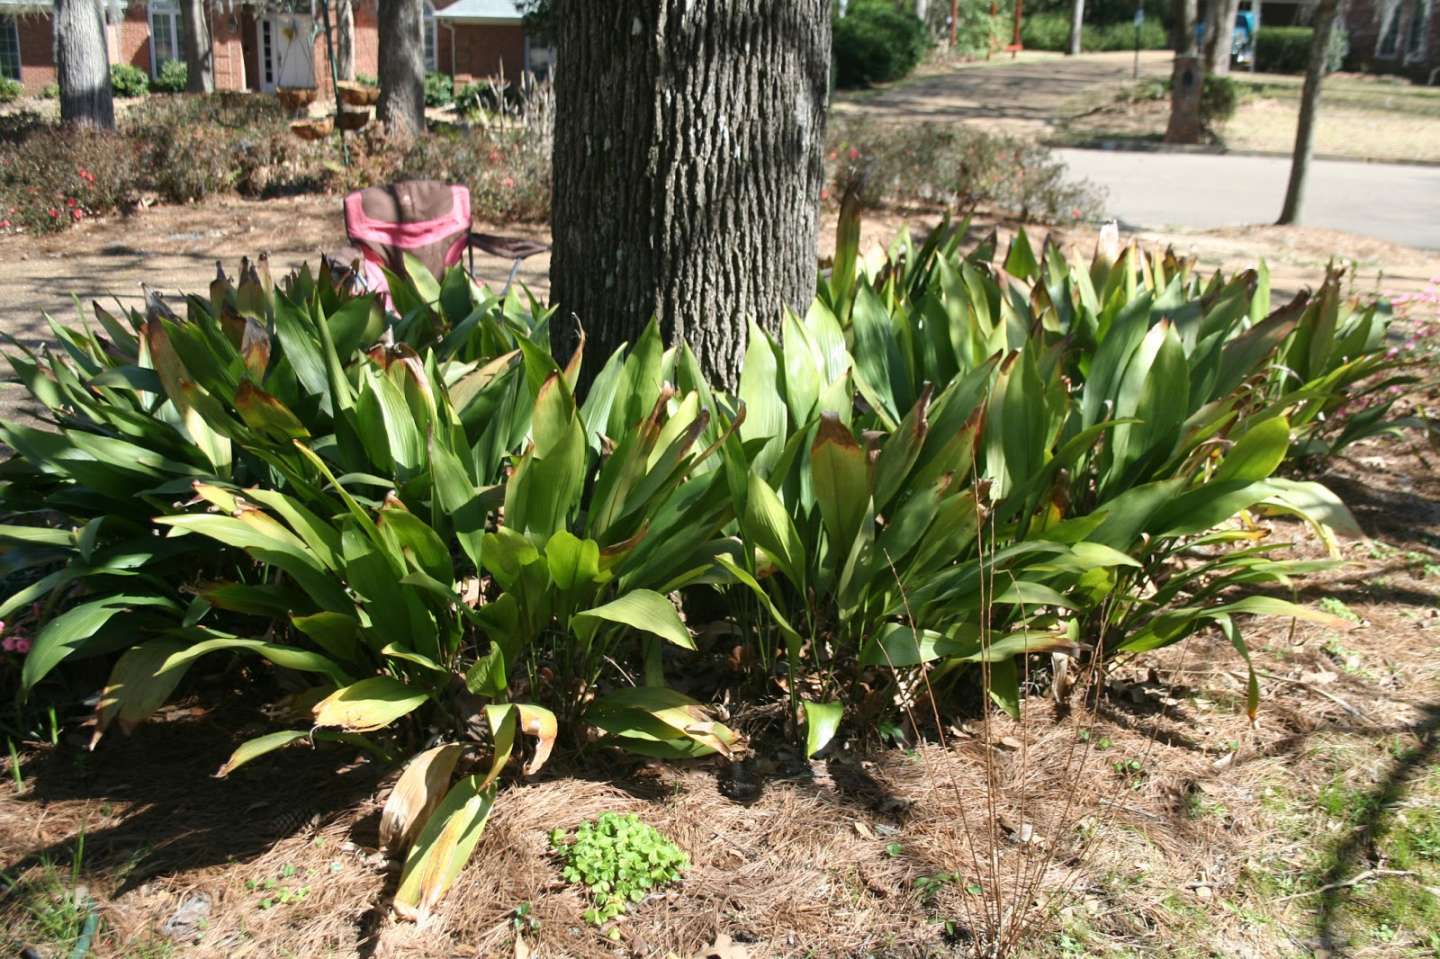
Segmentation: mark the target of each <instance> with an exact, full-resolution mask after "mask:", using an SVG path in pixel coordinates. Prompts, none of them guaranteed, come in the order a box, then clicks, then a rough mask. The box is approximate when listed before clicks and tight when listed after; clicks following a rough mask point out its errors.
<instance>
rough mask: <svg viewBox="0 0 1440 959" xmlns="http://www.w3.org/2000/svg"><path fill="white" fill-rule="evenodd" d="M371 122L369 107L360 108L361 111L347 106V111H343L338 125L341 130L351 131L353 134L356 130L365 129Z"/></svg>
mask: <svg viewBox="0 0 1440 959" xmlns="http://www.w3.org/2000/svg"><path fill="white" fill-rule="evenodd" d="M369 122H370V108H369V107H360V108H359V109H355V108H353V107H349V106H347V107H346V108H345V109H342V110H341V111H340V116H339V117H338V118H337V125H338V126H339V127H340V129H342V130H350V131H352V132H353V131H355V130H363V129H365V127H366V125H367V124H369Z"/></svg>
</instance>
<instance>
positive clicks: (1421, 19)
mask: <svg viewBox="0 0 1440 959" xmlns="http://www.w3.org/2000/svg"><path fill="white" fill-rule="evenodd" d="M1429 25H1430V4H1429V2H1428V0H1415V8H1414V10H1412V11H1411V13H1410V28H1409V29H1408V30H1406V31H1405V59H1406V60H1407V61H1410V60H1423V59H1424V58H1425V31H1426V28H1427V27H1428V26H1429Z"/></svg>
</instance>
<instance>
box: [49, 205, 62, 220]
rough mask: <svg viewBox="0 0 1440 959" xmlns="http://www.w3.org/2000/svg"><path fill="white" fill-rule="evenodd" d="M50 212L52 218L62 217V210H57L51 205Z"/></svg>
mask: <svg viewBox="0 0 1440 959" xmlns="http://www.w3.org/2000/svg"><path fill="white" fill-rule="evenodd" d="M49 213H50V219H52V220H58V219H60V211H59V210H57V209H55V208H54V207H51V208H50V210H49Z"/></svg>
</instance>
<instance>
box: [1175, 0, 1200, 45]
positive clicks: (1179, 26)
mask: <svg viewBox="0 0 1440 959" xmlns="http://www.w3.org/2000/svg"><path fill="white" fill-rule="evenodd" d="M1199 13H1200V4H1199V0H1175V52H1176V53H1178V54H1179V55H1180V56H1182V57H1193V56H1195V55H1196V53H1197V51H1196V49H1195V48H1196V43H1195V20H1196V18H1197V17H1198V16H1199Z"/></svg>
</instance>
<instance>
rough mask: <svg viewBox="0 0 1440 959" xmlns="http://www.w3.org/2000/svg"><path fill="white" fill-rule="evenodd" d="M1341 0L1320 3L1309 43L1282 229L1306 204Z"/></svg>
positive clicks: (1322, 0) (1321, 0)
mask: <svg viewBox="0 0 1440 959" xmlns="http://www.w3.org/2000/svg"><path fill="white" fill-rule="evenodd" d="M1339 8H1340V2H1339V0H1320V6H1319V9H1318V10H1317V11H1316V13H1315V32H1314V35H1313V36H1312V37H1311V40H1310V65H1309V67H1308V68H1307V69H1306V70H1305V87H1304V89H1303V90H1301V91H1300V121H1299V123H1297V124H1296V125H1295V155H1294V158H1293V159H1292V160H1291V161H1290V182H1289V183H1288V184H1287V185H1286V187H1285V205H1284V206H1283V207H1282V208H1281V210H1280V219H1279V220H1277V221H1276V222H1277V223H1279V224H1280V225H1281V226H1285V225H1288V224H1292V223H1299V222H1300V208H1301V207H1302V206H1303V205H1304V202H1305V178H1306V176H1307V175H1308V174H1309V172H1310V154H1311V151H1312V148H1313V146H1314V141H1315V117H1316V115H1317V114H1318V113H1319V112H1320V84H1321V83H1322V82H1323V81H1324V79H1325V60H1326V53H1327V52H1328V51H1329V49H1330V35H1331V34H1332V33H1334V32H1335V18H1336V15H1337V13H1338V11H1339Z"/></svg>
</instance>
